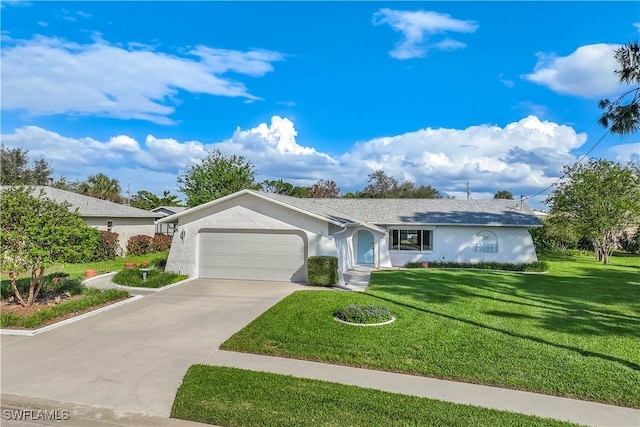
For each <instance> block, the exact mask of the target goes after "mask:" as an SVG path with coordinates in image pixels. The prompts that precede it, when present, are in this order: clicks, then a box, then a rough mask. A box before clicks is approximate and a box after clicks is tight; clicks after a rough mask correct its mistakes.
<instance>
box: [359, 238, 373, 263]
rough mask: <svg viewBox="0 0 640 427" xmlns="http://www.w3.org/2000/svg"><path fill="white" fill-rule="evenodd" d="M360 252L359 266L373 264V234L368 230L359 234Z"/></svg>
mask: <svg viewBox="0 0 640 427" xmlns="http://www.w3.org/2000/svg"><path fill="white" fill-rule="evenodd" d="M357 237H358V250H357V255H356V262H357V263H358V264H373V234H372V233H371V232H370V231H367V230H360V231H358V233H357Z"/></svg>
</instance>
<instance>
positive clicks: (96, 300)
mask: <svg viewBox="0 0 640 427" xmlns="http://www.w3.org/2000/svg"><path fill="white" fill-rule="evenodd" d="M81 295H82V296H81V297H80V298H78V299H75V300H72V301H64V302H61V303H60V304H56V305H54V306H51V307H47V308H43V309H40V310H38V311H36V312H35V313H32V314H30V315H28V316H23V315H20V314H17V313H2V316H1V317H0V325H1V326H2V327H3V328H24V329H33V328H37V327H39V326H44V325H46V324H49V323H55V321H56V320H57V319H59V318H62V317H64V316H66V315H68V314H71V313H73V314H74V315H77V314H82V313H83V312H87V311H91V310H92V309H96V308H98V307H100V306H102V305H104V304H106V303H109V302H115V301H119V300H122V299H124V298H127V297H128V296H129V293H128V292H127V291H123V290H119V289H94V288H85V289H83V291H82V292H81Z"/></svg>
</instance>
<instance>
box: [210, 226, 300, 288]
mask: <svg viewBox="0 0 640 427" xmlns="http://www.w3.org/2000/svg"><path fill="white" fill-rule="evenodd" d="M199 264H200V271H199V273H200V277H207V278H217V279H245V280H272V281H290V280H292V279H295V278H296V276H297V277H298V278H300V277H305V272H304V271H302V272H301V271H300V270H303V269H304V266H305V257H304V242H303V240H302V237H300V236H299V235H297V234H277V233H266V232H265V233H260V232H257V233H256V232H252V233H226V232H201V233H200V258H199ZM296 273H297V274H296ZM301 275H302V276H301Z"/></svg>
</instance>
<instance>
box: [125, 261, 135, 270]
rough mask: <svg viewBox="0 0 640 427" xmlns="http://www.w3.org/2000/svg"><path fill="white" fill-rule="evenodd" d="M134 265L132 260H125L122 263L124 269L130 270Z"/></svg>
mask: <svg viewBox="0 0 640 427" xmlns="http://www.w3.org/2000/svg"><path fill="white" fill-rule="evenodd" d="M135 266H136V265H135V264H134V263H132V262H125V263H124V269H125V270H131V269H132V268H135Z"/></svg>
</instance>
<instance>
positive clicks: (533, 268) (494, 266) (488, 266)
mask: <svg viewBox="0 0 640 427" xmlns="http://www.w3.org/2000/svg"><path fill="white" fill-rule="evenodd" d="M429 267H430V268H475V269H478V270H503V271H526V272H543V271H547V263H546V262H544V261H536V262H532V263H528V264H513V263H509V262H478V263H472V262H429Z"/></svg>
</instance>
